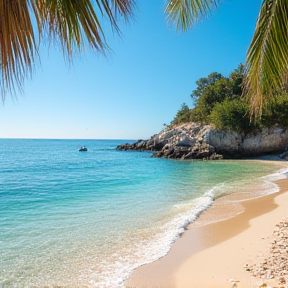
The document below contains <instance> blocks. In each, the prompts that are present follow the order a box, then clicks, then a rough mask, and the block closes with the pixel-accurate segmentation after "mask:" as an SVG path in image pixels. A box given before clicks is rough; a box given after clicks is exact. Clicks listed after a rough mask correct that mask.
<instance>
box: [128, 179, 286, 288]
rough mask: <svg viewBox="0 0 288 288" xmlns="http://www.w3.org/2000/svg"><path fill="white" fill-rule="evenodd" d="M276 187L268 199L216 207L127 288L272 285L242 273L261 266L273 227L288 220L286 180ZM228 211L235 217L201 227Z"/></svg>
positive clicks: (135, 274)
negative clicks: (258, 263) (252, 266)
mask: <svg viewBox="0 0 288 288" xmlns="http://www.w3.org/2000/svg"><path fill="white" fill-rule="evenodd" d="M276 183H277V184H278V185H279V187H280V192H278V193H275V194H272V195H267V196H264V197H261V198H256V199H252V200H248V201H242V202H240V203H239V202H238V203H237V202H236V203H230V204H229V203H227V201H223V199H222V200H220V201H216V202H215V205H214V207H212V209H208V210H207V211H205V212H204V213H203V215H201V216H200V218H199V221H196V222H195V223H193V224H191V225H190V226H189V227H188V229H187V231H185V233H184V234H183V235H182V237H180V238H179V239H178V240H177V241H176V242H175V243H174V244H173V245H172V248H171V250H170V252H169V253H168V254H167V255H166V256H165V257H163V258H161V259H159V260H157V261H155V262H153V263H150V264H147V265H144V266H142V267H140V268H138V269H136V270H135V271H134V272H133V273H132V275H131V277H130V278H129V279H128V281H127V282H126V287H127V288H128V287H129V288H130V287H131V288H132V287H135V288H136V287H137V288H138V287H139V288H140V287H141V288H144V287H147V288H156V287H157V288H162V287H163V288H164V287H165V288H169V287H171V288H172V287H173V288H174V287H175V288H186V287H187V288H188V287H189V288H194V287H195V288H210V287H211V288H226V287H233V288H235V287H238V288H241V287H245V288H249V287H251V288H252V287H259V286H260V285H262V284H263V283H269V284H270V285H276V284H277V283H276V282H275V280H273V279H272V280H269V281H266V280H265V279H261V278H255V277H253V276H252V275H251V272H249V271H247V270H249V269H248V268H247V267H250V265H254V264H255V263H257V261H261V260H263V259H262V258H263V257H264V254H265V253H266V251H267V247H268V245H269V239H270V238H271V236H272V234H273V230H274V228H275V225H276V224H277V223H279V222H280V221H281V220H282V219H283V218H286V217H287V216H288V209H287V208H288V192H287V191H288V179H283V180H279V181H277V182H276ZM220 199H221V198H220ZM224 200H225V199H224ZM238 200H239V199H238ZM221 201H222V202H221ZM229 205H231V206H229ZM229 208H230V209H229ZM227 211H234V212H233V213H234V215H232V214H233V213H232V214H231V215H229V217H230V218H229V219H227V220H223V221H219V222H215V223H210V224H206V225H203V223H205V219H208V222H209V219H212V218H215V215H218V216H219V217H218V218H219V219H221V218H228V217H227V215H226V213H227ZM235 214H237V215H235ZM232 216H233V217H232ZM203 219H204V220H203ZM206 223H207V221H206ZM275 287H277V286H275Z"/></svg>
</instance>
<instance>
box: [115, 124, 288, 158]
mask: <svg viewBox="0 0 288 288" xmlns="http://www.w3.org/2000/svg"><path fill="white" fill-rule="evenodd" d="M287 147H288V129H286V128H283V127H280V126H273V127H271V128H263V129H262V130H259V131H257V132H254V133H250V134H247V135H245V134H243V133H237V132H233V131H223V130H217V129H215V128H213V127H212V126H211V125H199V124H196V123H186V124H182V125H178V126H176V127H173V128H170V129H165V130H163V131H161V132H160V133H158V134H155V135H153V136H152V137H151V138H150V139H148V140H138V141H137V142H136V143H133V144H129V143H126V144H124V145H120V146H118V147H117V149H119V150H140V151H155V154H154V155H153V156H154V157H164V158H171V159H182V160H187V159H222V158H223V157H224V158H239V157H253V156H260V155H265V154H269V153H279V152H283V151H285V150H287Z"/></svg>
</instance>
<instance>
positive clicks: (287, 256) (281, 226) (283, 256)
mask: <svg viewBox="0 0 288 288" xmlns="http://www.w3.org/2000/svg"><path fill="white" fill-rule="evenodd" d="M245 268H246V269H245V270H246V271H248V272H250V273H251V274H252V276H254V277H255V278H260V279H263V280H264V279H266V280H275V283H277V285H278V286H276V287H277V288H280V287H283V288H284V287H285V288H287V287H288V218H286V219H282V221H280V222H279V223H278V224H277V225H276V226H275V228H274V231H273V235H272V236H271V240H270V244H269V247H268V251H267V255H266V257H263V259H262V260H261V261H260V262H259V263H256V264H253V265H250V266H246V267H245ZM263 285H264V284H263ZM263 285H262V286H260V287H267V286H263ZM273 287H274V286H273Z"/></svg>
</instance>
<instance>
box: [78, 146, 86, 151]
mask: <svg viewBox="0 0 288 288" xmlns="http://www.w3.org/2000/svg"><path fill="white" fill-rule="evenodd" d="M79 151H88V149H87V148H86V147H85V146H82V147H81V148H79Z"/></svg>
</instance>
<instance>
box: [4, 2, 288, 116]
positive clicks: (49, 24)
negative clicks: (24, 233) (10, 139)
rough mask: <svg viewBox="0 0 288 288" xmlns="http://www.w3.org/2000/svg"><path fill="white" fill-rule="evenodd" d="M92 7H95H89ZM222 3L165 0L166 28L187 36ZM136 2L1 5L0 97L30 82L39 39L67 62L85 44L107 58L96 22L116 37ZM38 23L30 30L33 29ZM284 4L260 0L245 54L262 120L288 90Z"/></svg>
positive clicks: (249, 92) (250, 92) (251, 94)
mask: <svg viewBox="0 0 288 288" xmlns="http://www.w3.org/2000/svg"><path fill="white" fill-rule="evenodd" d="M93 3H94V4H93ZM218 3H220V0H168V4H167V7H166V10H165V12H166V14H167V18H168V22H170V23H171V24H173V25H174V24H175V25H176V28H177V29H180V30H183V31H185V30H187V29H188V28H191V27H192V26H193V24H194V23H195V22H196V21H197V20H199V19H200V18H201V17H204V16H207V15H208V14H209V13H210V11H211V9H212V8H213V7H217V5H218ZM134 6H135V0H95V1H90V0H26V1H25V0H1V1H0V53H1V54H0V55H1V56H0V57H1V58H0V61H1V70H0V71H1V78H0V81H1V83H0V85H1V92H2V98H3V100H4V97H5V94H6V92H7V91H9V92H13V91H14V90H15V87H16V88H20V89H21V87H22V84H23V81H24V79H25V78H26V77H29V76H31V72H32V70H33V65H34V60H35V57H37V56H38V47H39V45H38V41H36V38H39V39H45V40H46V39H47V38H48V39H49V40H51V41H52V42H56V43H57V42H58V43H59V44H60V46H61V48H62V50H63V53H64V55H66V56H68V58H70V59H71V56H72V55H73V53H74V51H75V50H76V51H82V50H83V49H84V43H88V44H89V46H90V47H92V49H95V50H97V51H100V52H101V53H105V50H106V49H107V47H108V45H107V43H106V39H105V33H104V31H103V29H102V26H101V23H100V20H99V19H100V18H99V16H106V17H108V19H109V20H110V23H111V26H112V27H113V28H114V29H115V30H116V31H117V32H120V31H119V27H118V25H117V21H118V18H117V15H120V16H122V17H124V18H125V19H128V18H130V17H131V15H132V14H133V8H134ZM34 22H35V23H36V25H33V24H32V23H34ZM287 59H288V0H263V1H262V5H261V9H260V12H259V16H258V20H257V24H256V30H255V34H254V37H253V39H252V42H251V45H250V47H249V49H248V53H247V60H246V69H245V80H244V86H245V94H246V96H247V98H248V99H249V103H250V107H251V111H252V112H253V113H254V114H256V115H257V114H261V112H262V108H263V106H265V104H266V102H267V101H268V100H270V99H271V98H273V95H274V92H275V91H278V90H281V89H283V88H287V86H288V61H287Z"/></svg>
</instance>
